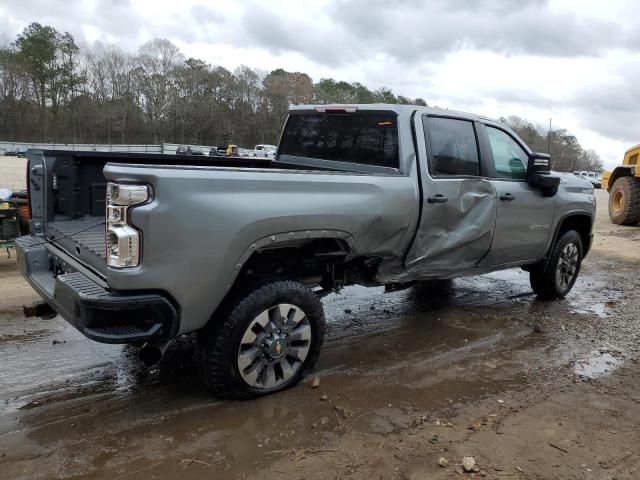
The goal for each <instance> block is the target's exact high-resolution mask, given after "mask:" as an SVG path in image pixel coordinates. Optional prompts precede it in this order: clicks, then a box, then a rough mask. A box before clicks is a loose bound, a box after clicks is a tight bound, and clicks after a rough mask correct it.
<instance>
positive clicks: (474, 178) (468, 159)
mask: <svg viewBox="0 0 640 480" xmlns="http://www.w3.org/2000/svg"><path fill="white" fill-rule="evenodd" d="M422 124H423V131H424V142H425V148H426V151H427V152H428V162H427V165H428V168H425V166H424V165H421V167H422V188H423V205H422V215H421V218H420V225H419V228H418V231H417V233H416V238H415V240H414V243H413V245H412V247H411V249H410V250H409V253H408V255H407V257H406V259H405V268H406V270H407V272H408V273H409V274H411V275H412V276H413V277H414V278H429V277H432V278H434V277H435V278H437V277H441V278H444V277H447V276H448V275H450V274H453V273H455V272H459V271H460V270H465V269H470V268H473V267H475V266H477V264H478V262H479V261H480V260H481V259H482V258H483V257H484V256H485V255H486V254H487V252H488V251H489V248H490V247H491V241H492V237H493V229H494V225H495V219H496V192H495V186H494V184H493V182H491V181H490V180H488V179H486V178H484V177H485V176H484V171H483V170H484V169H483V168H482V165H481V162H480V155H479V153H478V141H477V135H476V125H475V124H474V122H472V121H469V120H466V119H463V118H452V117H438V116H424V117H423V118H422ZM416 130H417V128H416ZM422 140H423V139H420V141H419V144H421V141H422ZM421 150H422V149H421ZM422 151H424V150H422ZM423 164H424V162H423Z"/></svg>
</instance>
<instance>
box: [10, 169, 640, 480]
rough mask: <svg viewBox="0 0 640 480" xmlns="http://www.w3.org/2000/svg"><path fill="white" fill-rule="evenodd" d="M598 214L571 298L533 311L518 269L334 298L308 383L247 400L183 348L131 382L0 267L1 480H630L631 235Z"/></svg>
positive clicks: (638, 330)
mask: <svg viewBox="0 0 640 480" xmlns="http://www.w3.org/2000/svg"><path fill="white" fill-rule="evenodd" d="M2 160H4V159H2V158H0V161H2ZM0 183H1V182H0ZM598 200H599V202H600V205H601V208H600V209H599V217H598V222H597V226H596V241H595V245H594V248H593V251H592V253H591V254H590V256H589V257H588V258H587V260H586V261H585V263H584V265H583V272H582V274H581V277H580V279H579V281H578V283H577V285H576V287H575V288H574V290H573V292H572V293H571V295H570V296H569V297H567V299H565V300H563V301H558V302H541V301H538V300H536V298H535V297H534V296H533V295H532V293H531V291H530V289H529V285H528V277H527V275H526V274H525V273H524V272H521V271H519V270H511V271H505V272H499V273H495V274H491V275H485V276H482V277H476V278H470V279H460V280H456V281H454V282H453V285H452V288H451V290H450V291H447V292H437V293H434V292H424V291H420V290H418V289H409V290H405V291H402V292H395V293H388V294H385V293H384V292H383V290H382V289H379V288H375V289H364V288H359V287H353V288H349V289H346V290H345V291H344V292H343V293H342V294H340V295H333V296H330V297H327V298H326V299H325V301H324V304H325V308H326V314H327V320H328V324H329V328H328V336H327V340H326V342H325V346H326V347H325V349H324V352H323V354H322V355H321V357H320V362H319V364H318V367H317V369H316V372H315V374H316V375H318V377H319V378H320V387H319V388H317V389H312V388H310V386H309V380H310V379H307V381H306V382H305V383H304V384H302V385H300V386H298V387H296V388H294V389H291V390H289V391H287V392H284V393H281V394H278V395H274V396H271V397H268V398H264V399H261V400H255V401H249V402H221V401H218V400H216V399H214V398H212V397H211V396H210V395H209V394H208V393H207V392H206V391H205V390H204V389H203V388H202V387H201V386H200V384H199V383H198V380H197V378H196V375H195V372H194V365H193V359H192V349H191V347H192V339H189V338H185V339H184V340H183V341H181V342H179V343H178V344H177V345H175V346H174V347H173V348H172V349H171V350H170V351H169V352H168V355H167V358H166V360H165V362H164V363H163V364H162V365H161V367H160V368H159V369H156V370H153V371H151V372H146V371H144V370H142V369H141V368H140V366H139V364H138V362H137V360H136V357H135V351H134V350H133V349H131V348H128V347H122V346H110V345H102V344H98V343H94V342H91V341H90V340H87V339H86V338H84V337H83V336H82V335H80V334H79V333H77V332H76V331H74V330H73V329H72V328H71V327H69V326H68V325H67V324H66V323H65V322H64V321H63V320H62V319H61V318H59V317H58V318H55V319H52V320H37V319H36V320H25V319H23V318H22V316H21V308H20V306H21V305H22V304H23V303H27V302H30V301H32V300H35V298H36V296H35V294H34V293H33V292H32V291H31V290H30V288H29V287H28V286H27V285H26V284H25V283H24V282H23V281H22V279H21V277H20V276H19V275H18V273H17V272H16V266H15V263H14V261H13V260H6V259H2V260H1V261H0V292H1V298H0V358H1V359H2V360H1V361H2V364H1V365H2V368H1V369H0V400H1V401H0V472H2V473H1V474H0V477H2V478H3V479H5V478H6V479H14V478H21V479H34V478H74V477H82V478H109V479H116V478H157V479H169V478H176V477H177V476H180V478H182V479H184V480H186V479H190V478H257V479H272V478H283V479H303V478H304V479H344V478H354V479H371V478H375V479H378V478H380V479H415V480H418V479H438V478H465V477H468V478H472V477H477V478H496V479H501V478H508V479H614V478H615V479H636V478H640V471H639V470H640V450H639V449H638V446H639V445H640V430H638V424H639V423H640V366H639V365H638V359H639V358H640V342H639V339H640V317H639V316H638V307H639V306H640V304H639V303H638V294H637V292H638V289H639V287H640V285H639V283H640V277H639V276H638V266H639V265H640V252H639V251H638V248H637V246H638V245H639V242H638V240H639V239H640V228H624V227H616V226H613V225H611V224H610V223H609V221H608V218H607V216H606V193H605V192H598ZM465 456H472V457H474V459H475V462H476V464H477V470H478V471H477V472H476V473H461V472H462V470H461V466H460V465H461V463H462V459H463V457H465ZM440 457H444V458H446V460H447V463H448V464H447V466H444V467H441V466H439V464H438V461H439V459H440Z"/></svg>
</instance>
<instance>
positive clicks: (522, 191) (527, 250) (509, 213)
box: [480, 125, 555, 266]
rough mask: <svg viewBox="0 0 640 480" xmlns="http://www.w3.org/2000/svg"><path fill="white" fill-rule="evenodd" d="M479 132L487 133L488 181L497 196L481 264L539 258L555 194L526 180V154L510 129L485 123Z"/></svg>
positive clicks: (542, 253) (547, 236)
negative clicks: (489, 239)
mask: <svg viewBox="0 0 640 480" xmlns="http://www.w3.org/2000/svg"><path fill="white" fill-rule="evenodd" d="M482 129H484V132H483V131H482ZM480 134H481V135H483V134H486V138H487V139H488V143H489V146H490V150H491V154H492V156H493V161H492V165H491V167H493V168H492V169H493V172H492V173H491V177H492V179H491V182H492V183H493V184H494V186H495V189H496V193H497V196H498V214H497V219H496V229H495V234H494V238H493V244H492V245H491V250H490V251H489V254H488V255H487V256H486V258H485V259H484V260H483V261H482V262H481V265H483V266H484V265H486V266H490V265H501V264H507V263H513V262H521V261H526V260H537V259H540V258H542V256H544V254H545V249H546V248H547V242H548V240H549V236H550V235H551V227H552V224H553V216H554V208H555V200H554V197H545V196H543V194H542V191H541V190H540V189H537V188H533V187H531V186H530V185H529V184H528V183H527V180H526V178H527V171H526V165H527V162H528V158H529V155H528V154H527V152H526V151H525V150H524V148H523V147H522V146H521V145H520V144H519V143H518V141H516V140H515V138H514V137H513V136H511V134H510V133H508V132H507V131H505V130H502V129H500V128H497V127H495V126H490V125H484V126H482V127H481V132H480Z"/></svg>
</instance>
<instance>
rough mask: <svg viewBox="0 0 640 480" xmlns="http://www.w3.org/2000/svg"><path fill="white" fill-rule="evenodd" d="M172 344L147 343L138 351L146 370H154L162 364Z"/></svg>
mask: <svg viewBox="0 0 640 480" xmlns="http://www.w3.org/2000/svg"><path fill="white" fill-rule="evenodd" d="M170 343H171V342H164V343H145V344H144V345H143V346H142V347H140V350H139V351H138V359H139V360H140V361H141V362H142V364H143V365H144V366H145V367H146V368H153V367H155V366H157V365H158V364H159V363H160V360H162V357H163V356H164V352H166V351H167V348H168V347H169V344H170Z"/></svg>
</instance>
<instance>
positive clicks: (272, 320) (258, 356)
mask: <svg viewBox="0 0 640 480" xmlns="http://www.w3.org/2000/svg"><path fill="white" fill-rule="evenodd" d="M311 338H312V330H311V326H310V324H309V319H308V318H307V316H306V315H305V313H304V312H303V311H302V309H301V308H299V307H297V306H296V305H291V304H288V303H280V304H278V305H275V306H273V307H270V308H268V309H267V310H265V311H263V312H262V313H260V314H259V315H258V316H257V317H256V318H254V319H253V320H252V321H251V323H250V324H249V326H248V327H247V329H246V330H245V333H244V335H243V337H242V340H241V341H240V346H239V348H238V361H237V365H238V371H239V372H240V376H241V377H242V379H243V380H244V381H245V382H246V383H247V385H249V386H251V387H252V388H256V389H260V390H272V389H274V388H277V387H279V386H280V385H282V384H283V383H286V382H288V381H289V380H291V378H293V377H294V376H295V375H296V374H297V373H298V372H299V371H300V369H301V368H302V365H303V364H304V361H305V359H306V358H307V355H308V354H309V350H310V348H311Z"/></svg>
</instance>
